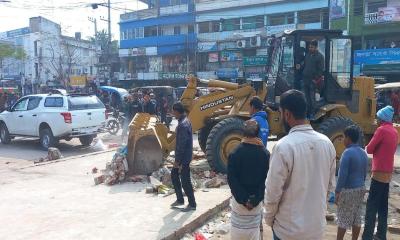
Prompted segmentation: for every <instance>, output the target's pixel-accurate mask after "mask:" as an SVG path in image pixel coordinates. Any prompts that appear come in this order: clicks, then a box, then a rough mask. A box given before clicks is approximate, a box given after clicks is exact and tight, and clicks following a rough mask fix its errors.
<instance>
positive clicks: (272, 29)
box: [267, 23, 296, 36]
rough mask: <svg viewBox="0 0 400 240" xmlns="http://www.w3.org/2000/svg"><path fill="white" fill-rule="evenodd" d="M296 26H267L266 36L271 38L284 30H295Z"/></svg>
mask: <svg viewBox="0 0 400 240" xmlns="http://www.w3.org/2000/svg"><path fill="white" fill-rule="evenodd" d="M295 29H296V24H294V23H293V24H284V25H277V26H267V35H268V36H271V35H273V34H277V33H282V32H283V31H285V30H295Z"/></svg>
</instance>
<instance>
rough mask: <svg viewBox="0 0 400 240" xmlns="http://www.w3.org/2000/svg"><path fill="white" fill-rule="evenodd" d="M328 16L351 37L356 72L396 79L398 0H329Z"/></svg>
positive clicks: (399, 74) (399, 32) (399, 37)
mask: <svg viewBox="0 0 400 240" xmlns="http://www.w3.org/2000/svg"><path fill="white" fill-rule="evenodd" d="M330 19H331V23H330V25H331V28H332V29H342V30H344V31H345V32H347V34H348V35H350V36H352V38H353V42H354V48H355V50H356V51H355V52H354V70H355V74H356V75H360V74H363V75H370V76H374V77H376V78H377V79H381V80H384V81H398V80H399V77H400V1H398V0H331V3H330Z"/></svg>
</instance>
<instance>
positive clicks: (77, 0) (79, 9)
mask: <svg viewBox="0 0 400 240" xmlns="http://www.w3.org/2000/svg"><path fill="white" fill-rule="evenodd" d="M91 3H104V4H106V3H107V1H105V0H71V1H67V0H29V1H26V0H11V2H10V3H1V2H0V32H4V31H9V30H12V29H17V28H22V27H27V26H29V18H30V17H37V16H43V17H45V18H47V19H49V20H51V21H53V22H56V23H58V24H60V25H61V28H62V31H63V34H66V35H69V36H73V35H74V32H82V37H83V38H87V37H90V36H93V34H94V25H93V23H92V22H90V21H89V20H88V17H93V18H96V19H97V29H98V31H100V30H102V29H105V30H106V31H107V22H106V21H102V20H100V18H101V17H104V19H107V8H106V7H102V6H99V7H98V8H97V9H92V8H91V6H90V4H91ZM111 6H112V7H114V8H118V9H120V10H111V23H112V25H111V32H112V35H113V39H119V25H118V22H119V15H120V14H122V13H124V10H122V9H125V8H126V9H133V10H135V9H141V8H143V7H144V4H142V3H141V2H138V1H137V0H112V1H111ZM128 12H129V11H128Z"/></svg>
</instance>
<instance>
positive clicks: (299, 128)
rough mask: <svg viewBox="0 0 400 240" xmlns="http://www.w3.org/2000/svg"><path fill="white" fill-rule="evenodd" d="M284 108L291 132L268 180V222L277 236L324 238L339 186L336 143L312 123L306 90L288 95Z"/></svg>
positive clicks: (277, 239)
mask: <svg viewBox="0 0 400 240" xmlns="http://www.w3.org/2000/svg"><path fill="white" fill-rule="evenodd" d="M280 111H281V118H282V120H283V123H284V126H285V129H286V131H287V132H288V135H287V136H286V137H284V138H282V139H281V140H279V142H278V143H277V144H276V145H275V147H274V149H273V151H272V156H271V162H270V169H269V172H268V176H267V180H266V183H265V186H266V189H265V199H264V203H265V215H264V216H265V221H266V223H267V224H268V225H269V226H271V227H272V230H273V233H274V240H280V239H284V240H292V239H293V240H295V239H296V240H297V239H307V240H320V239H323V234H324V228H325V225H326V220H325V211H326V207H327V206H326V201H327V194H328V192H329V191H332V192H333V191H334V189H335V188H334V187H335V169H336V153H335V148H334V146H333V144H332V142H331V141H330V140H329V138H327V137H326V136H325V135H322V134H320V133H318V132H316V131H314V130H313V129H312V127H311V125H310V124H309V123H308V122H307V120H306V113H307V103H306V99H305V96H304V94H303V93H302V92H300V91H297V90H289V91H287V92H285V93H284V94H282V95H281V100H280Z"/></svg>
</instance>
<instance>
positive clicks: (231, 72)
mask: <svg viewBox="0 0 400 240" xmlns="http://www.w3.org/2000/svg"><path fill="white" fill-rule="evenodd" d="M217 77H219V78H229V79H232V78H238V77H239V71H238V69H236V68H220V69H218V70H217Z"/></svg>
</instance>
